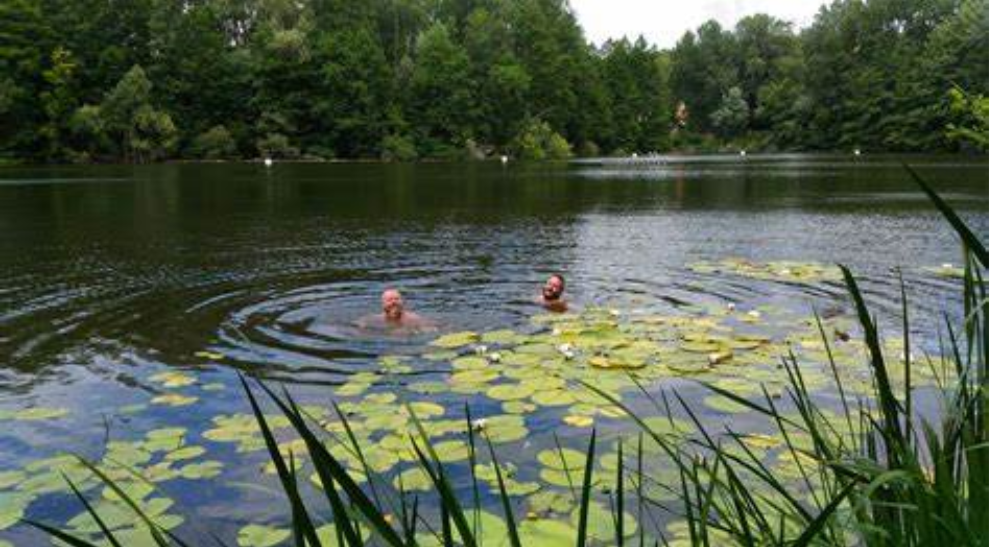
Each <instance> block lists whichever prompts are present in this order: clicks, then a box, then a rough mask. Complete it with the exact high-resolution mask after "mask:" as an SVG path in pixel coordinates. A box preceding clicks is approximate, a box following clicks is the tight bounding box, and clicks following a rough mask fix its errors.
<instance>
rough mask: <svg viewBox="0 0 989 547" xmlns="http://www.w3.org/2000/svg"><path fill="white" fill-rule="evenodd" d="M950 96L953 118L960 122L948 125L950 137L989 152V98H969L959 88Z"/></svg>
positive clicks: (978, 96)
mask: <svg viewBox="0 0 989 547" xmlns="http://www.w3.org/2000/svg"><path fill="white" fill-rule="evenodd" d="M949 94H950V98H951V113H952V116H953V117H954V118H956V119H958V120H960V121H959V122H957V123H952V124H949V125H948V137H949V138H950V139H952V140H955V141H959V142H962V143H965V144H968V145H970V146H973V147H975V148H978V149H980V150H983V151H989V97H984V96H982V95H976V96H974V97H973V96H969V95H966V94H965V92H964V91H962V90H961V89H958V88H957V87H956V88H954V89H952V90H951V91H950V92H949Z"/></svg>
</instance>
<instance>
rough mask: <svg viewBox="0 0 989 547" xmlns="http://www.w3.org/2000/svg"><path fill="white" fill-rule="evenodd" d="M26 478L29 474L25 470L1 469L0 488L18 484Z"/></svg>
mask: <svg viewBox="0 0 989 547" xmlns="http://www.w3.org/2000/svg"><path fill="white" fill-rule="evenodd" d="M26 478H27V474H25V473H24V472H23V471H16V470H15V471H0V490H7V489H8V488H11V487H14V486H17V485H18V484H20V483H21V482H22V481H24V479H26Z"/></svg>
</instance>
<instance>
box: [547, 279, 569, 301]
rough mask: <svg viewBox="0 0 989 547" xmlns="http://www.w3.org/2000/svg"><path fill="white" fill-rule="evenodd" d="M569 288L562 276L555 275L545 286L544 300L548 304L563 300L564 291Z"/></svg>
mask: <svg viewBox="0 0 989 547" xmlns="http://www.w3.org/2000/svg"><path fill="white" fill-rule="evenodd" d="M566 288H567V282H566V280H564V279H563V276H562V275H560V274H553V275H551V276H549V279H547V280H546V284H545V285H543V299H544V300H546V301H548V302H555V301H557V300H560V299H562V298H563V291H564V290H565V289H566Z"/></svg>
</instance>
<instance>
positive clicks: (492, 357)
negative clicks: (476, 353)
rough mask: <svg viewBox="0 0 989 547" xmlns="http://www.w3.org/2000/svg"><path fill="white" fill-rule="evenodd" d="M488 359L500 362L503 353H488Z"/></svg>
mask: <svg viewBox="0 0 989 547" xmlns="http://www.w3.org/2000/svg"><path fill="white" fill-rule="evenodd" d="M488 361H491V362H492V363H500V362H501V354H500V353H498V352H494V353H492V354H490V355H488Z"/></svg>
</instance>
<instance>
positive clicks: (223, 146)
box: [191, 125, 237, 160]
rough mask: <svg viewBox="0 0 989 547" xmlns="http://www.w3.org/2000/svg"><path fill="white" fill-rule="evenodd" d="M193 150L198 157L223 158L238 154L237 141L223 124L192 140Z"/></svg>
mask: <svg viewBox="0 0 989 547" xmlns="http://www.w3.org/2000/svg"><path fill="white" fill-rule="evenodd" d="M191 152H192V153H193V154H195V156H196V157H198V158H204V159H209V160H222V159H229V158H232V157H234V156H235V155H236V154H237V142H236V141H235V140H234V138H233V135H231V134H230V131H228V130H227V128H226V127H224V126H222V125H218V126H216V127H213V128H212V129H210V130H209V131H206V132H205V133H202V134H200V135H199V136H197V137H196V139H195V140H194V141H193V142H192V147H191Z"/></svg>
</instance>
